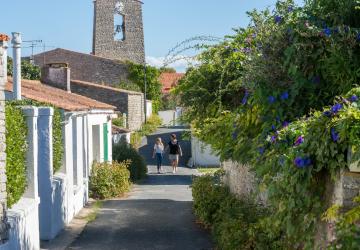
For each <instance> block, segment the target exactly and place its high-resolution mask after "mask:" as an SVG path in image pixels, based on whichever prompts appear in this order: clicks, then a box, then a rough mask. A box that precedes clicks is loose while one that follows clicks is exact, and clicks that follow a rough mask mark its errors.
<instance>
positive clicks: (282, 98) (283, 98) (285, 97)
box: [280, 92, 289, 101]
mask: <svg viewBox="0 0 360 250" xmlns="http://www.w3.org/2000/svg"><path fill="white" fill-rule="evenodd" d="M280 99H281V100H283V101H284V100H287V99H289V92H284V93H282V94H281V96H280Z"/></svg>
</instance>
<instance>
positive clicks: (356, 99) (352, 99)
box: [349, 95, 359, 102]
mask: <svg viewBox="0 0 360 250" xmlns="http://www.w3.org/2000/svg"><path fill="white" fill-rule="evenodd" d="M358 100H359V97H357V95H352V96H351V97H350V98H349V101H350V102H357V101H358Z"/></svg>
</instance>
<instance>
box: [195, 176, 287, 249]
mask: <svg viewBox="0 0 360 250" xmlns="http://www.w3.org/2000/svg"><path fill="white" fill-rule="evenodd" d="M192 189H193V198H194V212H195V215H196V216H197V218H198V219H199V220H200V221H201V222H202V223H203V224H204V225H205V226H206V227H208V228H211V229H212V234H213V237H214V239H215V242H216V244H217V246H218V248H219V249H222V250H236V249H239V250H240V249H241V250H244V249H284V248H282V247H281V245H280V244H279V241H278V239H279V238H280V237H279V235H273V234H271V233H268V232H267V231H266V228H265V227H264V226H263V223H262V221H263V220H264V219H265V218H266V217H267V215H268V214H269V213H270V211H269V210H268V209H266V208H263V207H261V206H259V205H258V204H256V203H255V202H254V201H252V200H251V199H238V198H236V197H235V196H234V195H233V194H231V193H230V192H229V190H228V188H226V187H225V186H223V185H222V184H221V182H220V181H219V178H218V176H216V174H215V177H214V176H211V175H204V176H201V177H196V178H195V179H194V182H193V185H192Z"/></svg>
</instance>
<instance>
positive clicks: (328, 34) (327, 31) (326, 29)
mask: <svg viewBox="0 0 360 250" xmlns="http://www.w3.org/2000/svg"><path fill="white" fill-rule="evenodd" d="M324 34H325V35H326V36H327V37H329V36H331V29H330V28H325V29H324Z"/></svg>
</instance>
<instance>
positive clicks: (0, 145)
mask: <svg viewBox="0 0 360 250" xmlns="http://www.w3.org/2000/svg"><path fill="white" fill-rule="evenodd" d="M6 61H7V42H6V41H0V245H1V244H2V243H4V242H6V241H7V240H8V223H7V219H6V212H5V211H6V199H7V195H6V172H5V168H6V162H5V161H6V153H5V148H6V141H5V94H4V86H5V82H6V81H7V67H6Z"/></svg>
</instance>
